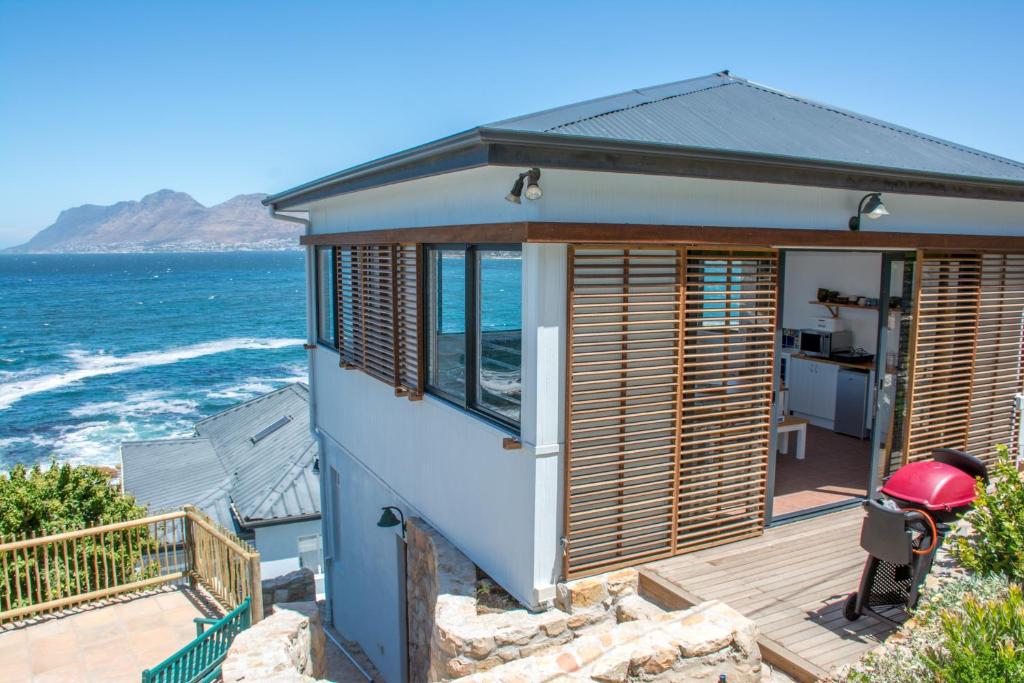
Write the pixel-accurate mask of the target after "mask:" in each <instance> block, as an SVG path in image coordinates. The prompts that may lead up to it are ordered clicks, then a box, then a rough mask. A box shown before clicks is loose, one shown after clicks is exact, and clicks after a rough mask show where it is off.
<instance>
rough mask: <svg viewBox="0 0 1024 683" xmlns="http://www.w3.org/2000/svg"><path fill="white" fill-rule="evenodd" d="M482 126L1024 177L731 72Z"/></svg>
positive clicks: (1019, 167)
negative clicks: (733, 74)
mask: <svg viewBox="0 0 1024 683" xmlns="http://www.w3.org/2000/svg"><path fill="white" fill-rule="evenodd" d="M485 127H486V128H494V129H502V130H517V131H529V132H534V133H552V134H557V135H572V136H581V137H588V138H608V139H615V140H632V141H638V142H653V143H659V144H665V145H677V146H681V147H702V148H707V149H714V150H728V151H734V152H751V153H757V154H770V155H773V156H785V157H793V158H799V159H818V160H822V161H830V162H840V163H847V164H856V165H871V166H881V167H887V168H894V169H900V170H916V171H925V172H933V173H941V174H948V175H960V176H968V177H973V178H996V179H1001V180H1016V181H1021V182H1024V164H1022V163H1019V162H1016V161H1012V160H1010V159H1005V158H1003V157H1000V156H996V155H995V154H988V153H986V152H981V151H978V150H976V149H971V148H970V147H965V146H963V145H958V144H956V143H953V142H948V141H946V140H941V139H939V138H936V137H932V136H930V135H925V134H923V133H918V132H917V131H914V130H911V129H909V128H903V127H901V126H897V125H894V124H891V123H886V122H885V121H880V120H878V119H874V118H871V117H868V116H864V115H862V114H857V113H854V112H851V111H847V110H845V109H840V108H839V107H833V106H831V105H828V104H822V103H819V102H815V101H813V100H808V99H805V98H802V97H798V96H796V95H793V94H790V93H786V92H783V91H781V90H776V89H774V88H769V87H767V86H764V85H760V84H757V83H754V82H752V81H748V80H746V79H743V78H738V77H736V76H731V75H729V74H728V73H726V72H722V73H717V74H712V75H710V76H703V77H701V78H693V79H689V80H685V81H679V82H676V83H669V84H666V85H659V86H655V87H652V88H643V89H640V90H630V91H629V92H625V93H620V94H618V95H611V96H609V97H603V98H600V99H596V100H590V101H587V102H580V103H578V104H571V105H568V106H565V107H559V108H556V109H549V110H547V111H542V112H538V113H536V114H528V115H526V116H519V117H516V118H512V119H507V120H505V121H499V122H497V123H492V124H489V125H488V126H485Z"/></svg>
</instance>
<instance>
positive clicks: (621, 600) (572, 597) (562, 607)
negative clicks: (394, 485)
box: [406, 518, 760, 682]
mask: <svg viewBox="0 0 1024 683" xmlns="http://www.w3.org/2000/svg"><path fill="white" fill-rule="evenodd" d="M406 542H407V557H406V575H407V586H406V593H407V597H408V605H409V615H408V633H409V679H410V680H411V681H417V682H423V681H443V680H452V679H456V678H460V677H464V676H470V675H473V674H476V673H480V672H484V671H488V670H491V669H495V668H496V667H501V666H503V665H505V664H506V663H508V662H512V661H515V660H520V659H524V658H529V657H533V656H534V655H538V654H540V653H544V652H548V651H553V650H555V649H558V648H560V647H562V646H566V645H567V644H569V643H575V642H576V641H577V639H579V638H581V637H582V636H584V635H588V634H592V633H594V632H596V631H598V630H607V629H611V628H615V627H616V626H617V625H618V624H626V623H627V622H633V621H646V622H648V625H647V626H643V627H639V626H638V627H631V628H632V629H633V630H637V629H640V630H643V629H645V628H650V626H649V623H650V620H651V619H653V618H656V617H660V616H662V615H664V611H663V610H661V609H659V608H657V607H656V606H654V605H652V604H651V603H649V602H647V601H646V600H644V599H642V598H641V597H640V596H639V595H637V588H638V577H637V573H636V571H635V570H633V569H625V570H622V571H618V572H612V573H610V574H605V575H603V576H599V577H593V578H587V579H580V580H578V581H574V582H572V583H568V584H564V585H561V586H559V589H558V600H557V603H558V608H557V609H554V608H553V609H548V610H545V611H541V612H528V611H527V610H525V609H515V610H509V611H505V612H497V613H483V614H482V613H479V612H478V609H477V599H476V579H477V575H476V566H475V565H474V564H473V563H472V562H471V561H470V560H469V558H467V557H466V556H465V555H463V554H462V553H461V552H459V550H458V549H456V548H455V547H454V546H453V545H452V544H451V543H449V542H448V540H447V539H445V538H444V537H443V536H442V535H441V534H439V533H438V532H437V531H436V530H434V529H433V528H432V527H431V526H430V525H429V524H427V523H426V522H424V521H423V520H421V519H417V518H412V519H410V520H409V522H408V524H407V528H406ZM755 650H756V648H755ZM751 666H755V667H759V666H760V659H759V658H758V659H757V662H756V664H752V665H751ZM716 680H717V679H716Z"/></svg>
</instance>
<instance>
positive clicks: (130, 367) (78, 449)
mask: <svg viewBox="0 0 1024 683" xmlns="http://www.w3.org/2000/svg"><path fill="white" fill-rule="evenodd" d="M303 259H304V255H303V254H302V253H301V252H297V251H296V252H278V253H229V254H213V253H209V254H98V255H0V470H2V469H6V468H8V467H10V466H11V465H12V464H14V463H18V462H21V463H34V462H38V461H45V460H47V459H48V458H49V457H50V456H51V454H52V455H55V456H56V457H57V458H58V459H60V460H64V461H70V462H76V463H94V464H106V465H112V464H116V462H117V461H118V451H117V446H118V444H119V443H120V442H121V441H126V440H137V439H153V438H163V437H169V436H187V435H188V434H189V433H190V432H191V428H192V424H193V423H194V422H195V421H196V420H197V419H199V418H201V417H203V416H206V415H209V414H211V413H214V412H217V411H220V410H223V409H225V408H227V407H229V406H231V405H233V404H235V403H237V402H239V401H243V400H246V399H249V398H252V397H254V396H257V395H259V394H261V393H264V392H266V391H270V390H272V389H274V388H277V387H280V386H282V385H284V384H285V383H287V382H292V381H296V380H305V360H306V359H305V355H304V352H303V351H302V346H301V345H302V340H303V337H304V336H305V294H304V286H305V277H304V262H303Z"/></svg>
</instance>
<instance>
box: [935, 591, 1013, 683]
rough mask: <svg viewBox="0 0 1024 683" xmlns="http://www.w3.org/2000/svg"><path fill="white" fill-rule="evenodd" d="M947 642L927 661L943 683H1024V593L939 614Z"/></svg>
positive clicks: (968, 602) (971, 602)
mask: <svg viewBox="0 0 1024 683" xmlns="http://www.w3.org/2000/svg"><path fill="white" fill-rule="evenodd" d="M940 620H941V623H942V634H943V643H942V645H941V646H940V647H933V648H931V649H930V650H929V651H928V652H926V653H925V655H924V657H923V659H924V661H925V664H926V666H927V667H928V670H929V671H930V672H931V674H932V676H933V677H934V679H935V680H937V681H941V682H942V683H989V682H990V681H991V682H995V681H1007V682H1010V681H1024V594H1022V592H1021V588H1020V586H1011V587H1010V589H1009V591H1008V592H1007V594H1006V597H1004V598H1001V599H995V600H990V601H987V602H984V601H981V600H977V599H975V598H973V597H968V598H967V599H965V600H964V603H963V607H962V609H960V610H956V611H953V610H947V611H945V612H943V613H942V614H941V615H940Z"/></svg>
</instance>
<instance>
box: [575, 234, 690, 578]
mask: <svg viewBox="0 0 1024 683" xmlns="http://www.w3.org/2000/svg"><path fill="white" fill-rule="evenodd" d="M681 258H682V253H681V251H678V250H673V249H667V250H666V249H660V250H659V249H646V248H638V249H608V248H583V247H570V248H569V283H570V286H569V338H568V346H569V370H568V372H569V381H568V386H567V397H566V401H567V412H568V416H567V425H568V428H567V430H566V431H567V434H566V436H567V444H568V447H567V456H566V468H567V471H566V495H565V499H566V511H565V515H566V542H567V553H566V567H565V572H566V576H567V577H573V576H580V575H584V574H592V573H596V572H599V571H606V570H608V569H611V568H613V567H616V566H623V565H630V564H635V563H637V562H641V561H646V560H651V559H654V558H657V557H666V556H668V555H670V554H671V553H672V545H673V544H672V537H673V532H674V520H675V508H676V500H675V499H676V496H675V477H676V472H677V464H676V461H677V457H678V434H677V430H678V415H677V406H678V389H679V373H678V364H679V332H680V330H679V324H680V303H679V296H680V267H681Z"/></svg>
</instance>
